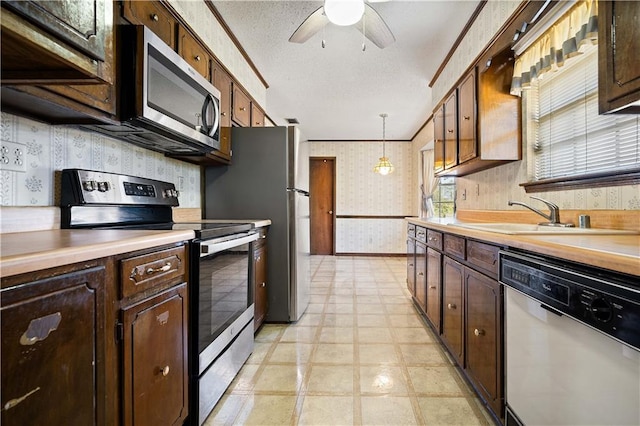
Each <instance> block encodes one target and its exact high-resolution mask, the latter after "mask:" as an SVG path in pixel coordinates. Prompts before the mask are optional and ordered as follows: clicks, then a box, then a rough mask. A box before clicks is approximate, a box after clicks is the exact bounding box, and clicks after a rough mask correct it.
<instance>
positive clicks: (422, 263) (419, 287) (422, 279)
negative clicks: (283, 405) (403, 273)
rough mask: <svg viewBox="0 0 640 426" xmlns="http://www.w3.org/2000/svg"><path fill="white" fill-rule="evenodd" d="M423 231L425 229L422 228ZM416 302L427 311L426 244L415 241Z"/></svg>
mask: <svg viewBox="0 0 640 426" xmlns="http://www.w3.org/2000/svg"><path fill="white" fill-rule="evenodd" d="M423 232H426V230H424V229H423ZM414 297H415V299H416V303H417V304H418V306H419V307H420V309H421V310H422V311H423V312H427V246H426V245H425V243H424V242H422V241H416V291H415V295H414Z"/></svg>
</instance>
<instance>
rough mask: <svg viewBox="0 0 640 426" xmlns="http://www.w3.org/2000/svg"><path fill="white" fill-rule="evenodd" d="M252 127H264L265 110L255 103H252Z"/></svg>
mask: <svg viewBox="0 0 640 426" xmlns="http://www.w3.org/2000/svg"><path fill="white" fill-rule="evenodd" d="M251 127H264V112H262V110H261V109H260V107H258V106H257V105H256V104H255V103H253V102H252V103H251Z"/></svg>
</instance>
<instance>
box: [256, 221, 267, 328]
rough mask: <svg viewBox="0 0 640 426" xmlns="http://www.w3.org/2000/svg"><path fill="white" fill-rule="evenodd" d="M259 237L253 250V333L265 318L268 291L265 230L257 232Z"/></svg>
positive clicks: (261, 229)
mask: <svg viewBox="0 0 640 426" xmlns="http://www.w3.org/2000/svg"><path fill="white" fill-rule="evenodd" d="M258 233H259V237H258V240H257V241H256V242H255V243H254V249H253V270H254V280H253V287H254V295H255V297H254V304H255V312H254V319H253V321H254V323H253V324H254V332H255V331H258V329H259V328H260V326H261V325H262V323H263V322H264V319H265V318H266V317H267V312H268V310H269V306H268V300H269V295H268V290H267V288H268V287H267V228H266V227H264V228H260V229H259V230H258Z"/></svg>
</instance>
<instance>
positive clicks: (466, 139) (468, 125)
mask: <svg viewBox="0 0 640 426" xmlns="http://www.w3.org/2000/svg"><path fill="white" fill-rule="evenodd" d="M458 127H459V130H458V163H460V164H462V163H464V162H465V161H469V160H471V159H473V158H475V157H476V156H477V153H478V149H477V143H476V73H475V70H472V71H471V72H470V73H469V74H468V75H467V76H466V77H465V78H464V80H462V83H460V86H459V88H458Z"/></svg>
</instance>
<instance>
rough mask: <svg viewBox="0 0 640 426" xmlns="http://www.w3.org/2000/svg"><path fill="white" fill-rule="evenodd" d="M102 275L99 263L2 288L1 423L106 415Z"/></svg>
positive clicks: (88, 420)
mask: <svg viewBox="0 0 640 426" xmlns="http://www.w3.org/2000/svg"><path fill="white" fill-rule="evenodd" d="M104 277H105V271H104V268H103V267H95V268H91V269H87V270H82V271H77V272H71V273H67V274H63V275H59V276H55V277H53V278H48V279H41V280H38V281H34V282H27V283H25V284H21V285H18V286H14V287H10V288H7V289H4V290H2V292H1V294H0V297H1V298H2V308H0V324H1V327H2V349H1V358H2V378H1V380H2V410H1V413H2V414H1V418H0V423H1V424H2V425H3V426H11V425H16V426H24V425H95V424H104V423H105V420H104V419H102V418H101V416H100V415H99V407H100V405H103V404H104V401H105V396H104V386H105V385H104V377H105V373H104V371H101V370H100V369H104V368H105V367H104V351H105V344H104V335H105V334H104V333H105V324H104V323H105V320H104V312H103V310H104V306H105V303H104V293H105V289H104V280H105V278H104ZM101 388H102V389H101ZM96 392H99V393H96ZM103 409H104V408H103Z"/></svg>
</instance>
